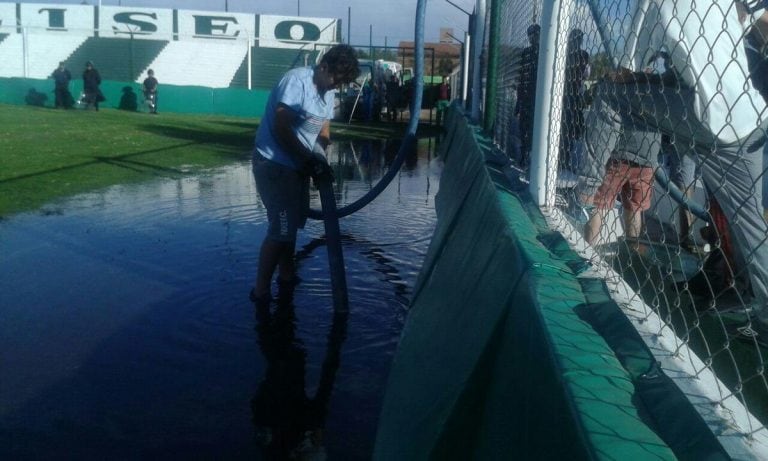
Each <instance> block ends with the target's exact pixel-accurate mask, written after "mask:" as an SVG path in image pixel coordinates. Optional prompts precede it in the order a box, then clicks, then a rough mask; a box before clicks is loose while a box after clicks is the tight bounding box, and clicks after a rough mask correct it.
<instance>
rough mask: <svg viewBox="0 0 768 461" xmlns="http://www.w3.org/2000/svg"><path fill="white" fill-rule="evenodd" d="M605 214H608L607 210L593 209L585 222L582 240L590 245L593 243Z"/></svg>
mask: <svg viewBox="0 0 768 461" xmlns="http://www.w3.org/2000/svg"><path fill="white" fill-rule="evenodd" d="M606 214H608V210H595V211H594V212H593V213H592V216H590V217H589V221H587V224H585V225H584V240H586V241H587V243H589V244H590V245H594V244H595V240H596V239H597V237H598V236H600V228H601V227H602V225H603V220H604V219H605V216H606Z"/></svg>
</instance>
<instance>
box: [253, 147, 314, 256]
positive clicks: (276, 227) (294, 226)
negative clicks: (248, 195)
mask: <svg viewBox="0 0 768 461" xmlns="http://www.w3.org/2000/svg"><path fill="white" fill-rule="evenodd" d="M253 177H254V179H256V190H257V191H258V192H259V197H261V201H262V203H264V206H265V207H266V209H267V218H268V219H269V230H268V231H267V236H269V237H270V238H271V239H273V240H276V241H278V242H292V241H294V240H296V232H297V230H298V229H303V228H304V223H306V221H307V208H308V207H309V178H308V177H307V176H306V175H303V174H299V172H297V171H295V170H292V169H290V168H288V167H286V166H283V165H280V164H279V163H275V162H272V161H270V160H266V159H264V158H262V157H259V156H255V158H254V161H253Z"/></svg>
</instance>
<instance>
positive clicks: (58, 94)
mask: <svg viewBox="0 0 768 461" xmlns="http://www.w3.org/2000/svg"><path fill="white" fill-rule="evenodd" d="M71 80H72V74H71V73H70V72H69V69H67V68H66V67H65V66H64V61H61V62H60V63H59V67H57V68H56V70H54V71H53V82H54V89H53V94H54V100H55V107H56V108H57V109H59V108H61V109H71V108H72V104H73V103H74V100H73V98H72V93H70V92H69V82H70V81H71Z"/></svg>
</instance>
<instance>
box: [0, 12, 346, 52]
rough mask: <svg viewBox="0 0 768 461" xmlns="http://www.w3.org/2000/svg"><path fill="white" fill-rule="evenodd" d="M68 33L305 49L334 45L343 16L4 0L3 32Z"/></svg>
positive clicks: (0, 29)
mask: <svg viewBox="0 0 768 461" xmlns="http://www.w3.org/2000/svg"><path fill="white" fill-rule="evenodd" d="M35 29H38V30H46V31H62V32H67V33H69V34H77V33H82V34H83V35H89V36H90V35H94V36H101V37H116V38H121V37H123V38H132V39H137V40H141V39H149V40H185V41H186V40H249V39H250V40H253V43H254V46H264V47H270V48H300V47H302V46H306V43H333V42H335V41H336V39H337V37H338V34H339V33H340V20H339V19H328V18H307V17H293V16H273V15H258V14H247V13H229V12H210V11H191V10H171V9H163V8H135V7H115V6H102V7H97V6H92V5H53V4H51V5H49V4H40V3H36V4H31V3H16V4H14V3H0V32H3V33H14V32H15V33H23V32H24V31H25V30H29V31H33V30H35Z"/></svg>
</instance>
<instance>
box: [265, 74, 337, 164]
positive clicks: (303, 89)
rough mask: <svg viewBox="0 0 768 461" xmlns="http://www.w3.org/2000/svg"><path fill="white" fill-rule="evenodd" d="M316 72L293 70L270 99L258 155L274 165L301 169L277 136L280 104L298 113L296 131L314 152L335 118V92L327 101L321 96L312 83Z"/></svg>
mask: <svg viewBox="0 0 768 461" xmlns="http://www.w3.org/2000/svg"><path fill="white" fill-rule="evenodd" d="M313 74H314V69H313V68H312V67H301V68H297V69H292V70H290V71H288V72H286V74H285V75H284V76H283V78H282V79H281V80H280V83H278V84H277V86H275V88H274V89H273V90H272V93H271V94H270V95H269V100H268V101H267V107H266V109H265V112H264V117H263V118H262V119H261V124H260V125H259V129H258V130H257V131H256V142H255V144H256V145H255V149H254V155H255V154H256V153H258V154H261V156H262V157H264V158H266V159H268V160H271V161H273V162H276V163H279V164H281V165H285V166H287V167H289V168H293V169H298V165H295V164H294V162H293V159H292V158H291V156H290V155H289V154H288V153H287V152H285V150H284V149H283V148H282V147H281V146H280V144H279V143H278V141H277V138H276V135H275V129H274V125H275V111H276V110H277V106H278V104H284V105H286V106H288V107H290V108H291V109H292V110H294V111H295V112H296V114H297V115H298V117H297V118H296V121H295V123H294V126H293V127H292V128H293V131H294V132H295V133H296V136H297V137H298V138H299V140H301V142H302V144H304V145H305V146H306V147H307V149H309V150H312V148H313V147H314V145H315V142H316V141H317V136H318V135H319V134H320V130H321V129H322V128H323V125H324V124H325V122H326V121H328V120H330V119H331V118H333V103H334V94H335V92H334V91H332V90H329V91H327V92H326V93H325V95H324V97H321V96H320V93H318V91H317V87H316V86H315V84H314V82H313V81H312V76H313Z"/></svg>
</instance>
